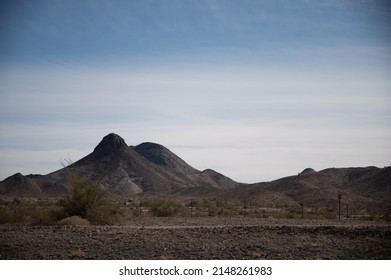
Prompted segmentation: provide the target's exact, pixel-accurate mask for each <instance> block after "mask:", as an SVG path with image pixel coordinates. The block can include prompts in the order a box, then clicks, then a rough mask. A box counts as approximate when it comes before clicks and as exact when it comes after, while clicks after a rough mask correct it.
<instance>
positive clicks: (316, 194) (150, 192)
mask: <svg viewBox="0 0 391 280" xmlns="http://www.w3.org/2000/svg"><path fill="white" fill-rule="evenodd" d="M72 174H78V175H79V176H83V177H89V178H90V179H92V180H94V181H97V182H99V183H100V184H101V186H102V187H103V188H105V189H106V190H107V191H108V193H109V194H110V195H112V196H113V197H120V198H121V199H128V198H133V197H135V196H150V197H158V196H175V197H176V198H181V199H194V198H197V199H199V198H209V199H218V200H225V201H237V202H239V203H253V204H256V205H259V206H261V207H271V208H273V207H277V208H281V207H292V206H293V207H300V205H305V206H306V207H314V208H315V207H322V208H323V209H328V208H335V207H336V205H338V194H341V195H342V202H343V203H344V205H350V206H349V207H351V208H352V209H353V208H357V209H361V210H365V209H381V211H382V212H384V211H391V167H385V168H377V167H362V168H361V167H360V168H329V169H325V170H321V171H318V172H317V171H315V170H314V169H311V168H307V169H305V170H303V171H302V172H301V173H299V174H298V175H297V176H289V177H285V178H281V179H278V180H275V181H272V182H264V183H255V184H241V183H237V182H235V181H233V180H231V179H230V178H228V177H226V176H224V175H222V174H220V173H218V172H216V171H214V170H211V169H206V170H204V171H200V170H197V169H195V168H193V167H192V166H190V165H189V164H187V163H186V162H185V161H184V160H182V159H181V158H179V157H178V156H177V155H175V154H174V153H172V152H171V151H170V150H169V149H167V148H166V147H164V146H162V145H159V144H155V143H149V142H146V143H142V144H140V145H137V146H128V145H127V144H126V143H125V141H124V139H122V138H121V137H120V136H118V135H116V134H114V133H111V134H109V135H107V136H105V137H104V138H103V139H102V141H101V142H100V143H99V144H98V145H97V146H96V147H95V149H94V151H93V152H92V153H90V154H89V155H87V156H86V157H84V158H82V159H81V160H79V161H77V162H75V163H73V164H71V165H69V166H67V167H64V168H62V169H60V170H57V171H55V172H53V173H50V174H47V175H27V176H24V175H22V174H20V173H18V174H15V175H13V176H11V177H8V178H7V179H5V180H4V181H2V182H0V196H3V197H8V198H15V197H21V198H22V197H33V198H49V197H51V198H59V197H64V196H66V195H67V194H68V193H69V184H68V181H69V177H70V176H71V175H72Z"/></svg>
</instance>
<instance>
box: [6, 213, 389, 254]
mask: <svg viewBox="0 0 391 280" xmlns="http://www.w3.org/2000/svg"><path fill="white" fill-rule="evenodd" d="M0 259H114V260H120V259H365V260H366V259H391V225H390V224H386V223H375V222H362V221H347V220H345V221H320V220H274V219H251V218H139V219H133V220H131V221H129V222H128V223H127V224H125V225H121V226H76V225H64V226H59V225H58V226H57V225H56V226H15V225H2V226H0Z"/></svg>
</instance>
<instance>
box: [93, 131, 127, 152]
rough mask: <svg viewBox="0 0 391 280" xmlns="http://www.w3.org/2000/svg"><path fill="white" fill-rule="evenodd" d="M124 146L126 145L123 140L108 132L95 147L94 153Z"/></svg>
mask: <svg viewBox="0 0 391 280" xmlns="http://www.w3.org/2000/svg"><path fill="white" fill-rule="evenodd" d="M124 147H128V145H127V144H126V143H125V140H124V139H122V137H121V136H119V135H117V134H115V133H110V134H108V135H106V136H105V137H103V139H102V141H100V143H99V144H98V146H96V147H95V149H94V153H108V152H113V151H116V150H119V149H121V148H124Z"/></svg>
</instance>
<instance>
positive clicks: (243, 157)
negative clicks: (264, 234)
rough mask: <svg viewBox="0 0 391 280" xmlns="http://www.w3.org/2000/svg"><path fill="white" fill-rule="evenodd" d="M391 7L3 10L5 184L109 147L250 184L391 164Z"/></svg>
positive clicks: (0, 77) (100, 5)
mask: <svg viewBox="0 0 391 280" xmlns="http://www.w3.org/2000/svg"><path fill="white" fill-rule="evenodd" d="M390 74H391V4H390V2H389V1H385V0H383V1H381V0H367V1H364V0H362V1H360V0H354V1H353V0H316V1H315V0H294V1H292V0H275V1H272V0H241V1H238V0H197V1H196V0H181V1H180V0H142V1H141V0H128V1H122V0H94V1H87V0H76V1H74V0H70V1H57V0H51V1H49V0H36V1H24V0H14V1H7V0H4V1H0V180H3V179H5V178H6V177H8V176H11V175H13V174H15V173H17V172H20V173H22V174H25V175H27V174H31V173H32V174H47V173H50V172H52V171H55V170H57V169H60V168H61V164H60V161H61V160H63V159H71V160H72V161H77V160H78V159H80V158H82V157H84V156H85V155H87V154H88V153H90V152H92V151H93V149H94V147H95V146H96V145H97V144H98V143H99V142H100V141H101V139H102V138H103V137H104V136H105V135H107V134H109V133H111V132H114V133H117V134H119V135H120V136H121V137H122V138H124V140H125V141H126V143H127V144H128V145H138V144H140V143H142V142H156V143H160V144H162V145H164V146H166V147H167V148H169V149H170V150H171V151H172V152H174V153H175V154H177V155H178V156H180V157H181V158H182V159H184V160H185V161H186V162H187V163H189V164H190V165H192V166H193V167H195V168H197V169H200V170H203V169H206V168H212V169H214V170H216V171H218V172H220V173H223V174H224V175H226V176H228V177H230V178H232V179H234V180H236V181H240V182H245V183H254V182H262V181H270V180H274V179H277V178H281V177H285V176H289V175H296V174H298V173H299V172H301V171H302V170H303V169H305V168H307V167H311V168H314V169H315V170H322V169H325V168H329V167H351V166H362V167H363V166H373V165H374V166H378V167H384V166H389V165H390V161H391V130H390V128H391V110H390V107H391V75H390Z"/></svg>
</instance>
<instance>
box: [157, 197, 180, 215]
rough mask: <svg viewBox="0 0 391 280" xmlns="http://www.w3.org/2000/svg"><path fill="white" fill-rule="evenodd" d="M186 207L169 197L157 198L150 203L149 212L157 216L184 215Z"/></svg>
mask: <svg viewBox="0 0 391 280" xmlns="http://www.w3.org/2000/svg"><path fill="white" fill-rule="evenodd" d="M186 212H187V208H186V207H185V206H183V205H182V204H181V203H179V202H176V201H174V200H171V199H158V200H156V201H154V202H153V203H152V205H151V213H152V215H153V216H157V217H173V216H180V215H184V214H185V213H186Z"/></svg>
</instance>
